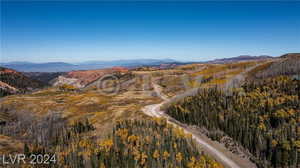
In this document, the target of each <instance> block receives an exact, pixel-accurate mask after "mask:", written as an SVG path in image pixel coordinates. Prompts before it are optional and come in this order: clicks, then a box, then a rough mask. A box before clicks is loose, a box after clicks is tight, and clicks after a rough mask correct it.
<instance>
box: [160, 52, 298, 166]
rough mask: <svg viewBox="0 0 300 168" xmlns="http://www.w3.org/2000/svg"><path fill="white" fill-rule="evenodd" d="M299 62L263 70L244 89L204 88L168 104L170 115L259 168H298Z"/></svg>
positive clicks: (282, 61) (287, 60) (287, 58)
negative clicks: (240, 153)
mask: <svg viewBox="0 0 300 168" xmlns="http://www.w3.org/2000/svg"><path fill="white" fill-rule="evenodd" d="M298 58H299V57H298V55H297V54H292V55H284V56H282V57H281V58H279V59H276V60H272V61H271V62H265V63H263V64H259V66H257V67H256V68H254V69H252V70H251V71H249V72H248V73H247V74H245V75H248V78H247V79H248V81H246V82H245V83H243V85H242V86H241V87H237V88H234V89H222V87H212V88H202V89H200V90H198V91H197V92H196V93H195V94H193V95H192V96H186V97H184V98H183V99H181V100H179V101H176V102H173V103H171V104H169V106H167V107H165V108H166V111H167V114H168V115H170V116H171V117H173V118H174V119H176V120H178V121H180V122H182V123H185V124H188V125H194V126H197V128H199V129H200V130H202V132H205V134H207V136H209V137H210V138H211V139H213V140H216V141H219V142H221V143H224V144H225V146H227V147H228V148H230V149H231V150H233V151H236V152H237V151H238V150H244V149H243V148H245V149H246V150H248V151H250V152H251V154H252V156H251V159H252V160H253V161H254V162H255V163H256V164H257V166H258V167H262V168H264V167H274V168H275V167H276V168H278V167H279V168H283V167H299V165H300V162H299V160H300V158H299V151H300V139H299V137H300V134H299V128H300V125H299V123H300V122H299V119H300V118H299V116H300V106H299V104H300V99H299V97H300V80H299V78H297V77H295V75H296V76H297V75H299V73H300V71H299V69H297V68H296V67H299V59H298ZM262 74H263V77H262V76H261V75H262ZM230 138H232V140H233V141H232V140H230ZM235 143H237V144H238V145H234V144H235Z"/></svg>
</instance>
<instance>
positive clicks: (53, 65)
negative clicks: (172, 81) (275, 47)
mask: <svg viewBox="0 0 300 168" xmlns="http://www.w3.org/2000/svg"><path fill="white" fill-rule="evenodd" d="M268 58H273V57H271V56H267V55H261V56H250V55H241V56H238V57H231V58H223V59H215V60H212V61H206V62H179V61H176V60H173V59H134V60H115V61H87V62H81V63H78V64H70V63H65V62H47V63H31V62H9V63H0V66H3V67H6V68H11V69H15V70H17V71H21V72H68V71H72V70H94V69H103V68H111V67H116V66H118V67H120V66H121V67H127V68H136V67H141V66H159V65H161V64H173V65H182V64H189V63H215V64H223V63H229V62H237V61H249V60H259V59H268Z"/></svg>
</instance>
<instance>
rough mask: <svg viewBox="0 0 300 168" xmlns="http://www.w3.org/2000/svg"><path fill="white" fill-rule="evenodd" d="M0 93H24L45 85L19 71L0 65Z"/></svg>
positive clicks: (3, 94)
mask: <svg viewBox="0 0 300 168" xmlns="http://www.w3.org/2000/svg"><path fill="white" fill-rule="evenodd" d="M0 82H1V83H0V89H1V95H2V96H5V95H9V94H14V93H24V92H26V91H32V90H35V89H38V88H42V87H43V86H45V85H44V84H43V83H42V82H40V81H36V80H33V79H30V78H28V77H26V76H25V75H23V74H22V73H20V72H17V71H15V70H12V69H8V68H3V67H0Z"/></svg>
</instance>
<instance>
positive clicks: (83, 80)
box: [50, 67, 128, 88]
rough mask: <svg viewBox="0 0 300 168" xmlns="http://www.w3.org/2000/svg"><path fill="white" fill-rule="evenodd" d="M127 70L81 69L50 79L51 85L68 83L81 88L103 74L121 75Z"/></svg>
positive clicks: (116, 68) (121, 68) (119, 68)
mask: <svg viewBox="0 0 300 168" xmlns="http://www.w3.org/2000/svg"><path fill="white" fill-rule="evenodd" d="M127 72H128V69H127V68H123V67H113V68H106V69H97V70H81V71H71V72H67V73H64V74H63V75H60V76H58V77H57V78H55V79H53V80H52V81H50V83H51V84H52V85H53V86H59V85H62V84H70V85H73V86H75V87H78V88H83V87H85V86H87V85H88V84H90V83H92V82H94V81H96V80H97V79H99V78H101V77H102V76H104V75H107V74H109V75H116V76H118V75H121V74H125V73H127Z"/></svg>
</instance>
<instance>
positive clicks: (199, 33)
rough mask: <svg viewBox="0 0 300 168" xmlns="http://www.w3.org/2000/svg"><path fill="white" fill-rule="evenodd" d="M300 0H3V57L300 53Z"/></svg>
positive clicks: (52, 58)
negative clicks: (28, 0)
mask: <svg viewBox="0 0 300 168" xmlns="http://www.w3.org/2000/svg"><path fill="white" fill-rule="evenodd" d="M299 11H300V2H295V1H294V2H280V1H277V2H270V1H269V2H258V1H253V2H241V1H239V2H126V3H125V2H76V1H74V2H34V1H31V2H23V3H22V2H3V1H1V56H0V57H1V59H0V62H9V61H31V62H54V61H64V62H81V61H88V60H119V59H139V58H155V59H163V58H172V59H176V60H179V61H204V60H211V59H215V58H224V57H232V56H238V55H244V54H250V55H273V56H278V55H281V54H284V53H288V52H299V51H300V47H299V46H300V12H299Z"/></svg>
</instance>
